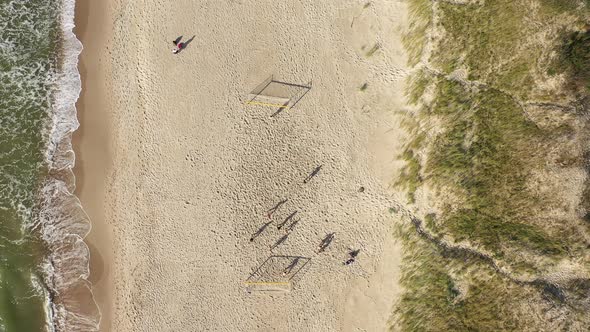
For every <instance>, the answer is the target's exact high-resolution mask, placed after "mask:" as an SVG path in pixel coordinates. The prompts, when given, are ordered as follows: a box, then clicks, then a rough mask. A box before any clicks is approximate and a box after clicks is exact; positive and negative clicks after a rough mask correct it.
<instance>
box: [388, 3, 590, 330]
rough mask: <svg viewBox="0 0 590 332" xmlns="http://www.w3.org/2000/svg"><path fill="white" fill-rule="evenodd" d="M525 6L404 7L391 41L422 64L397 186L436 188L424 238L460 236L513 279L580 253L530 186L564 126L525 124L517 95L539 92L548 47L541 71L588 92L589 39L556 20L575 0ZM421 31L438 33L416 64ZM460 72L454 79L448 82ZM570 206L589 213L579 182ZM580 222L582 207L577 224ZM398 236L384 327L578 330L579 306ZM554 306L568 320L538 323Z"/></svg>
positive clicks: (412, 190)
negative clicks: (399, 40) (402, 30)
mask: <svg viewBox="0 0 590 332" xmlns="http://www.w3.org/2000/svg"><path fill="white" fill-rule="evenodd" d="M531 1H536V2H537V4H538V6H533V7H531V6H530V5H531V2H530V1H512V0H495V1H485V2H480V3H472V4H464V5H457V4H453V3H451V2H445V1H438V2H435V3H434V2H431V1H429V0H411V1H410V4H411V5H410V13H411V16H412V17H411V21H412V23H411V25H410V32H409V33H407V34H406V35H405V36H404V39H403V42H404V46H405V47H406V49H407V51H408V54H409V56H410V65H416V64H418V63H419V62H420V61H421V60H425V61H428V62H429V63H428V66H429V67H430V68H431V69H428V70H427V69H422V70H418V71H416V72H414V74H413V75H412V76H411V77H410V78H409V79H408V83H407V91H406V96H407V100H408V102H409V103H410V104H411V105H414V106H416V108H417V110H415V111H413V112H412V113H411V114H410V115H409V116H408V117H407V118H406V119H405V120H404V126H405V127H406V130H407V131H408V133H409V134H410V135H411V136H412V139H410V140H409V141H408V142H407V143H406V148H405V150H404V152H403V154H402V155H401V156H400V158H401V159H403V160H404V161H405V162H406V164H405V167H404V168H403V169H402V171H401V172H400V176H399V178H398V181H397V182H396V184H397V185H399V186H400V187H402V188H404V189H405V190H406V192H407V194H408V201H409V202H410V203H413V202H415V201H416V193H417V192H418V191H419V190H420V188H421V187H422V186H428V189H429V190H430V189H434V192H436V194H437V195H438V198H439V199H440V202H435V205H436V206H437V208H438V211H437V213H436V214H433V213H431V214H427V215H426V216H424V220H423V221H424V224H423V226H424V227H425V229H427V231H428V232H429V233H431V234H432V235H434V236H435V237H436V238H442V237H444V239H445V241H449V242H456V241H466V242H467V243H468V244H469V245H471V246H472V247H473V248H475V249H476V250H483V251H485V252H486V253H491V254H492V256H493V258H494V260H495V261H496V262H498V263H499V265H502V266H504V267H506V266H508V267H510V271H511V273H514V274H515V275H521V276H526V275H528V276H535V275H539V274H541V273H544V272H546V270H544V269H545V268H546V266H550V265H552V264H557V262H559V261H561V260H562V259H570V258H571V257H573V256H576V257H586V256H584V255H585V253H587V243H586V242H585V240H584V236H583V235H579V234H578V233H579V230H580V228H576V227H578V226H580V225H582V224H581V223H576V222H577V221H576V222H573V221H571V220H565V219H564V220H554V221H550V220H547V219H543V220H540V219H539V216H543V215H544V213H543V211H548V210H545V209H546V208H547V207H548V206H553V207H554V206H559V205H560V204H561V203H560V201H559V199H560V198H559V197H558V195H555V193H552V192H551V193H549V192H548V191H544V190H543V189H539V188H538V187H536V186H538V183H537V182H535V181H542V177H541V178H538V177H535V176H538V175H539V174H545V173H544V172H545V171H546V167H547V166H548V165H549V164H551V162H552V158H554V157H552V155H551V153H554V152H555V151H556V149H558V148H559V143H558V142H559V141H560V140H562V141H563V140H564V139H565V138H567V137H570V136H568V135H573V131H574V129H573V128H569V127H568V125H560V126H557V127H551V128H548V127H547V126H543V125H538V124H537V123H535V122H534V121H533V119H531V117H530V113H529V112H528V111H527V109H526V108H525V105H526V102H527V101H528V100H529V97H531V96H533V97H531V100H536V99H533V98H539V96H541V95H542V94H540V93H538V91H542V90H538V88H537V83H539V82H538V80H539V79H543V78H544V77H547V76H546V71H545V70H546V69H547V68H546V67H547V66H546V65H548V64H550V63H551V57H553V56H555V54H557V57H558V58H559V62H558V65H557V66H555V67H554V68H553V69H552V70H553V71H554V74H558V73H562V72H567V73H569V76H570V77H571V80H572V82H576V83H575V86H576V87H577V88H579V89H586V88H587V87H588V80H589V77H590V37H589V35H588V32H587V31H583V32H579V31H578V32H572V31H571V30H570V32H567V31H568V30H567V29H566V28H565V25H566V24H567V22H568V20H570V19H571V17H576V15H579V13H578V9H579V8H581V7H580V5H582V1H586V0H563V1H561V0H560V1H558V0H531ZM586 2H587V1H586ZM433 4H434V7H436V8H437V10H436V12H434V11H433V10H432V7H433ZM434 13H436V15H437V16H438V20H434V19H433V18H432V15H433V14H434ZM434 22H438V23H437V24H436V26H434V27H433V24H434ZM564 22H566V23H564ZM431 27H433V28H434V29H440V30H444V34H442V36H443V38H444V39H443V40H442V41H441V43H440V44H437V45H432V46H434V48H433V49H432V54H431V56H430V58H429V59H425V58H423V56H424V54H423V53H424V49H425V46H426V41H427V40H428V39H427V38H426V34H427V31H429V28H431ZM546 27H548V28H547V29H545V28H546ZM543 29H545V30H543ZM565 32H567V33H566V35H567V38H566V39H565V41H564V42H563V43H561V44H559V41H560V37H559V34H560V33H565ZM558 44H559V45H558ZM556 46H558V47H559V48H558V49H557V52H553V49H554V48H555V47H556ZM458 70H460V71H458ZM455 73H457V74H461V75H457V74H455ZM463 73H466V80H464V79H462V78H457V77H465V76H463V75H462V74H463ZM451 74H452V75H451ZM536 89H537V90H536ZM559 94H561V92H560V91H558V92H556V93H555V95H559ZM545 95H547V94H545ZM547 98H551V96H549V97H547ZM542 100H546V99H542ZM549 100H550V99H549ZM550 101H551V100H550ZM548 116H550V114H548ZM578 163H580V164H581V162H578ZM570 166H571V165H570ZM550 167H553V166H550ZM532 179H534V180H532ZM539 179H540V180H539ZM588 185H589V188H590V181H588ZM582 205H584V206H585V205H587V206H588V209H587V210H588V211H590V189H588V190H586V192H585V195H584V197H583V200H582ZM549 209H550V208H549ZM588 220H590V213H588V214H587V216H586V222H587V224H586V226H588V227H590V222H588ZM576 225H577V226H576ZM582 227H584V226H582ZM397 235H398V238H400V239H401V241H402V244H403V248H404V256H403V262H402V278H401V284H402V286H403V287H404V289H405V292H404V293H403V295H402V298H401V300H400V302H399V303H398V305H397V306H396V312H395V324H394V330H398V329H401V330H403V331H500V330H502V331H506V330H508V331H522V330H552V329H553V330H555V328H556V326H560V328H558V330H559V329H562V330H568V329H569V328H570V326H578V327H580V326H585V325H587V324H585V323H583V321H584V320H587V318H584V317H585V316H583V315H584V314H583V313H584V310H577V309H576V310H574V309H573V308H568V309H563V308H561V309H559V306H560V305H562V301H563V299H562V298H561V297H562V296H563V294H562V290H560V289H557V288H555V289H553V288H551V287H548V288H547V287H545V288H543V287H541V288H539V287H538V285H537V286H533V285H527V284H518V283H514V282H513V281H510V280H509V279H507V278H506V277H504V276H502V275H500V274H498V273H496V272H495V271H494V270H493V269H491V268H490V267H489V266H487V265H486V263H485V262H482V261H481V260H480V259H478V258H477V257H454V256H453V255H449V253H448V252H446V251H445V250H444V249H441V248H439V247H437V246H436V245H435V244H433V243H431V242H429V241H427V240H425V239H422V238H420V236H419V235H417V234H416V232H415V230H413V229H410V227H409V228H407V229H403V230H401V229H400V230H399V231H398V234H397ZM541 260H543V263H541V262H540V261H541ZM543 264H547V265H543ZM588 285H590V284H589V283H588V282H587V281H584V280H582V281H580V282H579V283H578V284H576V285H575V287H574V286H572V287H573V288H572V290H571V294H570V295H571V296H574V295H576V294H578V293H580V294H587V293H584V292H587V289H588V288H589V287H590V286H588ZM574 297H575V296H574ZM578 297H579V298H580V299H583V296H578ZM584 301H586V300H580V303H586V302H587V301H586V302H584ZM572 303H573V302H572ZM588 306H590V304H588ZM525 307H526V308H528V309H526V310H523V308H525ZM540 308H544V309H540ZM549 308H551V309H549ZM554 308H557V309H555V310H558V311H559V312H560V313H561V314H563V315H565V316H567V317H568V318H567V319H564V320H563V321H559V322H558V321H553V320H545V321H544V319H546V318H547V317H548V316H547V315H545V314H546V313H547V312H549V311H550V310H553V309H554ZM535 310H537V311H536V312H533V311H535ZM544 315H545V316H544ZM565 316H563V317H565ZM580 322H582V323H580ZM551 324H556V325H551ZM576 324H578V325H576ZM550 326H551V327H550Z"/></svg>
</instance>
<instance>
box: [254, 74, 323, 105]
mask: <svg viewBox="0 0 590 332" xmlns="http://www.w3.org/2000/svg"><path fill="white" fill-rule="evenodd" d="M311 83H312V82H311V81H309V82H308V83H307V84H294V83H289V82H283V81H279V80H276V79H275V78H274V76H273V75H271V76H269V77H268V78H267V79H265V80H264V81H263V82H262V83H260V84H259V85H258V86H257V87H256V88H254V90H252V91H251V92H250V93H249V94H248V100H247V101H246V104H247V105H251V106H266V107H274V108H278V109H283V110H284V109H289V108H292V107H293V106H295V105H296V104H297V103H298V102H299V101H300V100H301V99H302V98H303V96H305V95H306V94H307V92H309V90H311Z"/></svg>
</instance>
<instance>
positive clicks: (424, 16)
mask: <svg viewBox="0 0 590 332" xmlns="http://www.w3.org/2000/svg"><path fill="white" fill-rule="evenodd" d="M408 6H409V15H410V26H409V29H408V32H407V33H405V34H404V35H403V36H402V43H403V45H404V48H405V49H406V51H407V52H408V63H409V65H410V66H415V65H416V64H417V63H418V62H419V61H420V58H421V56H422V52H423V50H424V46H425V45H426V31H427V29H428V27H429V26H430V24H431V23H432V22H431V18H432V6H431V3H430V0H412V1H410V2H409V3H408Z"/></svg>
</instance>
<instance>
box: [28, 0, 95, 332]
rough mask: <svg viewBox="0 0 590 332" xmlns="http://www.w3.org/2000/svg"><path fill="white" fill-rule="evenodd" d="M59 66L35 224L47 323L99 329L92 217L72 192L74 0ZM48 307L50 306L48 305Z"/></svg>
mask: <svg viewBox="0 0 590 332" xmlns="http://www.w3.org/2000/svg"><path fill="white" fill-rule="evenodd" d="M61 3H62V14H61V15H62V16H61V28H62V35H63V37H62V38H63V40H62V43H63V51H62V59H61V60H62V65H61V71H60V74H59V75H58V77H57V78H56V81H55V83H56V88H57V90H56V92H55V94H54V97H53V99H52V114H51V115H52V123H51V127H50V133H49V142H48V145H47V151H46V153H45V158H46V162H47V165H48V166H49V169H50V172H49V173H50V176H49V177H48V179H47V180H46V182H45V183H44V185H43V188H42V190H41V201H42V204H41V211H40V214H39V220H38V221H37V222H38V224H37V225H36V226H38V227H40V229H41V232H42V236H43V240H44V241H45V242H46V243H47V245H48V247H49V249H50V253H49V255H48V257H47V259H46V261H45V262H44V264H43V270H44V272H45V284H46V285H47V287H48V288H49V292H50V302H49V303H51V304H50V310H48V313H49V315H50V317H51V321H50V325H51V328H52V329H54V330H55V331H84V332H90V331H98V325H99V322H100V311H99V310H98V306H97V305H96V303H95V301H94V299H93V296H92V291H91V285H90V282H89V281H88V280H87V279H88V276H89V250H88V247H87V246H86V244H85V243H84V240H83V239H84V237H85V236H86V235H87V234H88V232H89V231H90V227H91V226H90V220H89V218H88V216H87V215H86V213H85V212H84V210H83V209H82V206H81V204H80V201H79V200H78V198H77V197H76V196H74V195H73V191H74V188H75V177H74V175H73V172H72V168H73V167H74V163H75V156H74V152H73V150H72V142H71V135H72V133H73V132H74V131H75V130H76V129H77V128H78V126H79V123H78V119H77V116H76V107H75V103H76V101H77V99H78V97H79V95H80V91H81V81H80V74H79V72H78V56H79V55H80V52H81V51H82V44H81V43H80V41H79V40H78V39H77V38H76V36H75V35H74V33H73V31H72V30H73V28H74V8H75V0H62V1H61ZM48 309H49V308H48Z"/></svg>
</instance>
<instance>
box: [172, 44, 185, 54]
mask: <svg viewBox="0 0 590 332" xmlns="http://www.w3.org/2000/svg"><path fill="white" fill-rule="evenodd" d="M183 48H184V43H181V42H179V43H178V44H176V48H175V49H173V50H172V53H174V54H178V52H180V50H182V49H183Z"/></svg>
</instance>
